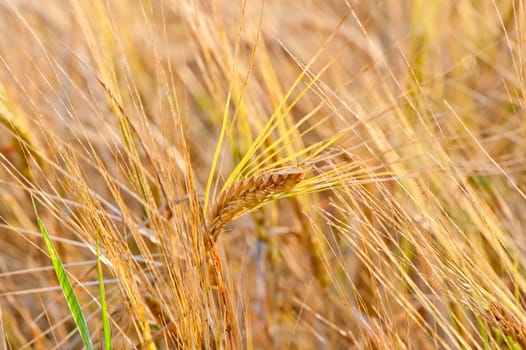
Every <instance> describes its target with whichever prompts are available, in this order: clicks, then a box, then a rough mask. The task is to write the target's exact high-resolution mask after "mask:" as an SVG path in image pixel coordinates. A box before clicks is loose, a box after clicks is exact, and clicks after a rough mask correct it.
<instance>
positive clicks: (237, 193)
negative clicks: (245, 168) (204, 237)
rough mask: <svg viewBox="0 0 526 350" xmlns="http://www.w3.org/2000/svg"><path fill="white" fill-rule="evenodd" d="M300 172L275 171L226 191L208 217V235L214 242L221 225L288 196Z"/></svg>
mask: <svg viewBox="0 0 526 350" xmlns="http://www.w3.org/2000/svg"><path fill="white" fill-rule="evenodd" d="M303 175H304V172H303V171H301V170H296V169H294V170H292V171H276V172H270V173H264V174H260V175H255V176H252V177H249V178H248V179H245V180H242V181H239V182H236V183H234V184H233V185H231V186H229V187H227V188H226V189H225V190H224V191H223V192H221V194H220V195H219V197H218V199H217V202H216V205H215V206H214V207H213V209H212V211H211V212H210V215H209V216H208V233H209V234H210V235H211V236H212V239H213V241H215V240H217V237H218V236H219V234H220V233H221V232H222V231H223V228H224V227H225V225H226V224H227V223H228V222H230V221H232V220H234V219H236V218H238V217H239V216H241V215H243V214H245V213H248V212H249V211H251V210H254V209H257V208H259V207H261V206H262V205H263V204H265V203H268V202H270V201H271V200H273V199H277V198H279V197H280V196H283V195H284V194H286V193H288V192H290V191H291V190H292V188H293V187H294V186H296V185H297V184H298V183H299V182H300V181H301V180H302V179H303Z"/></svg>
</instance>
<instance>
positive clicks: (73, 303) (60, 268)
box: [33, 200, 93, 350]
mask: <svg viewBox="0 0 526 350" xmlns="http://www.w3.org/2000/svg"><path fill="white" fill-rule="evenodd" d="M33 208H34V210H35V215H36V218H37V223H38V227H39V229H40V232H41V233H42V237H43V238H44V242H45V243H46V247H47V251H48V253H49V257H50V258H51V262H52V263H53V267H54V269H55V273H56V275H57V279H58V282H59V284H60V288H61V289H62V292H63V293H64V296H65V297H66V302H67V303H68V306H69V309H70V311H71V314H72V316H73V319H74V320H75V324H76V325H77V329H78V331H79V333H80V336H81V337H82V341H83V342H84V346H86V348H87V349H88V350H93V344H92V343H91V338H90V335H89V330H88V326H87V324H86V319H85V318H84V314H83V313H82V309H81V307H80V304H79V301H78V299H77V296H76V295H75V292H74V291H73V286H72V285H71V282H70V281H69V278H68V275H67V273H66V270H65V269H64V265H62V262H61V261H60V257H59V256H58V253H57V250H56V249H55V247H54V246H53V242H51V238H50V237H49V234H48V233H47V230H46V228H45V227H44V224H43V223H42V221H41V220H40V217H39V216H38V213H37V208H36V205H35V201H34V200H33Z"/></svg>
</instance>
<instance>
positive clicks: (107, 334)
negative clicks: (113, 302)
mask: <svg viewBox="0 0 526 350" xmlns="http://www.w3.org/2000/svg"><path fill="white" fill-rule="evenodd" d="M96 250H97V273H98V276H99V292H100V306H101V312H102V325H103V329H104V349H106V350H111V349H112V347H111V328H110V318H109V316H108V306H107V305H106V295H105V293H104V278H103V276H102V264H101V262H100V251H99V232H98V231H97V235H96Z"/></svg>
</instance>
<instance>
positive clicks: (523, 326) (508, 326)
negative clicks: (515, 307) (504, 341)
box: [484, 303, 526, 348]
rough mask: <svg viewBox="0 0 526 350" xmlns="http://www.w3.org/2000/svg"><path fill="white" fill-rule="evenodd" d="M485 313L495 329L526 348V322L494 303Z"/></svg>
mask: <svg viewBox="0 0 526 350" xmlns="http://www.w3.org/2000/svg"><path fill="white" fill-rule="evenodd" d="M485 311H486V314H485V315H484V316H485V318H486V319H487V320H488V321H489V323H490V324H491V325H492V326H493V327H495V328H498V329H500V330H501V331H502V332H503V333H504V334H505V335H507V336H510V337H511V338H512V339H513V340H514V341H515V342H517V343H519V344H520V346H521V347H522V348H525V347H526V323H525V322H524V320H522V319H520V318H518V317H516V316H515V315H513V314H512V313H510V312H508V311H507V310H506V309H504V308H503V307H502V306H500V305H497V304H495V303H492V304H491V305H490V306H489V307H488V308H487V309H486V310H485Z"/></svg>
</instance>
